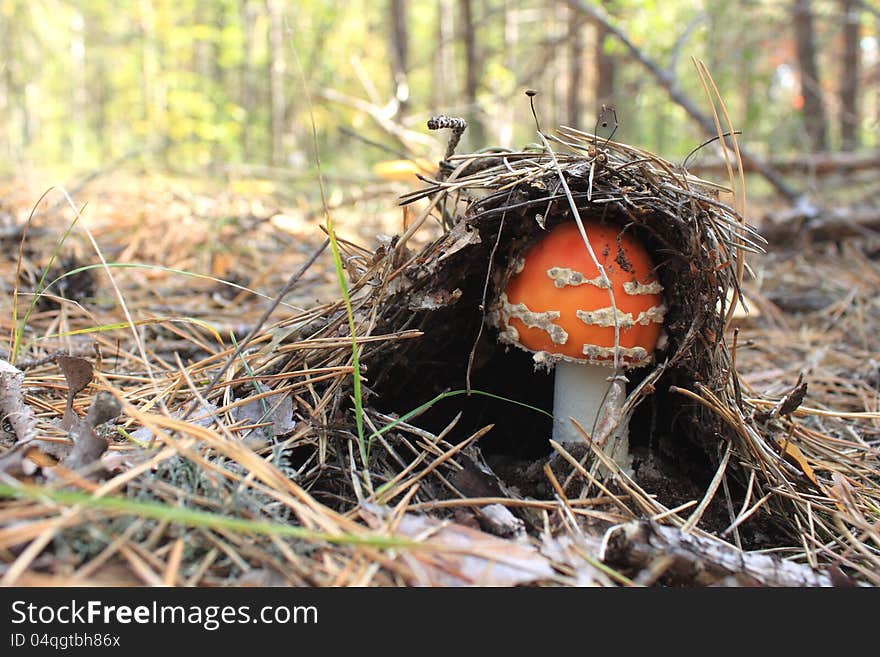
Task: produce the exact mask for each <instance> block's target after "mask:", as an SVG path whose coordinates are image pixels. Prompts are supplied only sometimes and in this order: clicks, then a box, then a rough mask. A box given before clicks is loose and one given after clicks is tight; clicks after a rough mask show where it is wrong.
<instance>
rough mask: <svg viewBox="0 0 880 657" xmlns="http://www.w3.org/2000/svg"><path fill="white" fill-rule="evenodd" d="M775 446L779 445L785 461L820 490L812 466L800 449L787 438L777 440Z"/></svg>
mask: <svg viewBox="0 0 880 657" xmlns="http://www.w3.org/2000/svg"><path fill="white" fill-rule="evenodd" d="M776 444H777V445H779V449H781V450H782V455H783V456H784V457H785V458H786V460H788V461H789V462H792V463H794V464H795V465H797V467H798V469H799V470H800V471H801V472H802V473H804V476H806V478H807V479H809V480H810V481H811V482H812V483H813V485H814V486H815V487H816V488H821V486H819V482H818V481H817V480H816V473H815V471H814V470H813V468H812V466H810V464H809V462H808V461H807V457H806V456H804V453H803V452H802V451H801V449H800V447H798V446H797V445H795V444H794V443H793V442H792V441H791V440H790V439H789V438H777V439H776Z"/></svg>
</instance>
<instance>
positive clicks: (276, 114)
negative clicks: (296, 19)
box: [266, 0, 286, 166]
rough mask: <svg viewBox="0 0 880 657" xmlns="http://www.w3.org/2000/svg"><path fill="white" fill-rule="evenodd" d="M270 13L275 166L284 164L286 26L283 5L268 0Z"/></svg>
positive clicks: (271, 112) (270, 105)
mask: <svg viewBox="0 0 880 657" xmlns="http://www.w3.org/2000/svg"><path fill="white" fill-rule="evenodd" d="M266 9H267V10H268V12H269V58H268V64H269V107H270V112H269V134H270V143H271V145H272V149H271V161H272V164H273V165H274V166H281V165H282V164H283V163H284V107H285V100H284V71H285V68H286V63H285V61H284V25H283V16H282V10H281V3H280V2H279V1H278V0H266Z"/></svg>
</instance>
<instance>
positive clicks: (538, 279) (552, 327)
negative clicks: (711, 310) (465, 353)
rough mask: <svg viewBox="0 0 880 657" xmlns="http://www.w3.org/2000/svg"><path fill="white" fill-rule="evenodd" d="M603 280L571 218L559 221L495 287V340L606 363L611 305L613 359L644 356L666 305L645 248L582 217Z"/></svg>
mask: <svg viewBox="0 0 880 657" xmlns="http://www.w3.org/2000/svg"><path fill="white" fill-rule="evenodd" d="M584 228H585V230H586V233H587V237H588V238H589V240H590V245H591V246H592V248H593V252H594V253H595V255H596V259H597V260H598V261H599V263H601V264H602V266H603V268H604V269H605V274H606V276H607V277H608V279H609V280H610V282H611V291H612V292H613V293H614V304H615V305H614V306H612V304H611V296H610V295H609V293H608V292H609V288H608V285H607V284H606V283H605V282H604V281H603V279H602V276H601V274H600V272H599V270H598V269H597V268H596V265H595V263H594V262H593V259H592V257H590V253H589V251H588V250H587V247H586V245H585V244H584V241H583V238H582V237H581V233H580V231H579V230H578V227H577V225H576V224H575V223H574V222H568V223H564V224H559V225H558V226H556V227H555V228H553V229H551V230H550V231H549V232H548V233H547V235H545V236H544V237H542V238H541V239H540V240H539V241H538V242H537V243H535V245H534V246H532V247H531V248H530V249H529V250H528V251H527V252H526V253H525V256H524V258H523V262H522V268H521V270H520V271H518V272H517V273H515V274H514V275H513V276H512V277H511V279H510V281H509V282H508V284H507V289H506V290H505V291H504V293H503V294H502V295H501V303H500V308H499V311H500V329H501V340H502V341H505V342H508V343H511V344H515V345H517V346H519V347H522V348H523V349H527V350H529V351H533V352H536V353H540V352H544V353H546V354H549V355H554V356H563V357H565V358H567V359H577V360H583V361H588V362H591V363H601V364H606V365H611V364H612V362H613V358H614V325H615V312H614V308H615V307H616V309H617V312H616V315H617V326H618V328H619V334H620V337H619V346H620V347H621V349H620V354H619V355H620V363H621V365H623V366H630V367H632V366H637V365H642V364H645V363H647V362H649V361H650V360H651V357H652V355H653V352H654V347H655V346H656V344H657V339H658V337H659V336H660V329H661V326H662V324H663V316H664V313H665V312H666V308H665V306H664V305H663V296H662V291H663V288H662V287H661V285H660V281H659V280H658V279H657V277H656V275H655V273H654V264H653V262H652V261H651V257H650V256H649V255H648V252H647V251H646V250H645V248H644V247H643V246H642V245H641V244H640V243H639V242H638V241H636V239H635V238H633V237H632V235H631V234H630V233H629V232H622V231H621V229H620V228H619V227H617V226H613V225H610V224H602V223H599V222H596V221H590V222H584Z"/></svg>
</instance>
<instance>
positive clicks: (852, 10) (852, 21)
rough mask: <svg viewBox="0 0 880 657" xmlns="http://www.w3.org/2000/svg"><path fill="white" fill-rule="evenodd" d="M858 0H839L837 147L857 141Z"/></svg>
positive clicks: (846, 147) (850, 146)
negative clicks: (840, 53)
mask: <svg viewBox="0 0 880 657" xmlns="http://www.w3.org/2000/svg"><path fill="white" fill-rule="evenodd" d="M860 5H861V2H859V0H841V2H840V10H841V13H842V14H843V59H842V61H841V72H840V148H841V149H842V150H845V151H851V150H854V149H855V148H856V147H857V146H858V145H859V136H858V129H859V109H858V95H859V94H858V92H859V68H860V62H859V46H860V44H859V37H860V35H859V27H860V21H859V19H860V15H859V14H860V12H859V9H860Z"/></svg>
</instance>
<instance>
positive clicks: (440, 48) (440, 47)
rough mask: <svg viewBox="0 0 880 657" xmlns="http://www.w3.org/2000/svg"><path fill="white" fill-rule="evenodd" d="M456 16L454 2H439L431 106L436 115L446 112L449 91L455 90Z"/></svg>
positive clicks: (447, 0)
mask: <svg viewBox="0 0 880 657" xmlns="http://www.w3.org/2000/svg"><path fill="white" fill-rule="evenodd" d="M454 21H455V16H454V12H453V10H452V0H439V2H438V3H437V22H436V24H435V30H436V31H435V33H434V34H435V39H436V44H435V46H434V57H433V59H432V61H433V62H434V65H433V68H432V71H431V75H432V77H433V83H432V84H431V105H432V107H433V110H432V111H433V112H434V113H435V114H443V113H444V112H446V109H447V105H448V104H449V102H450V96H449V90H450V89H455V88H456V87H455V63H454V56H453V52H452V42H453V40H454V38H455V37H454V32H455V29H454Z"/></svg>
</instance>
